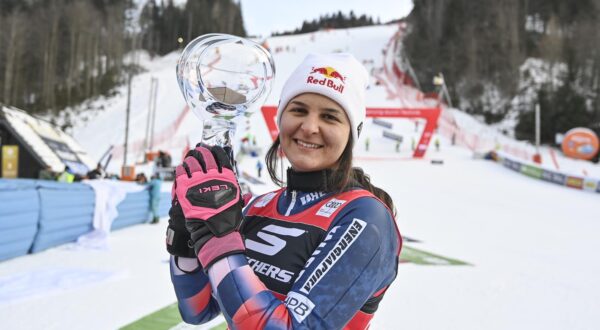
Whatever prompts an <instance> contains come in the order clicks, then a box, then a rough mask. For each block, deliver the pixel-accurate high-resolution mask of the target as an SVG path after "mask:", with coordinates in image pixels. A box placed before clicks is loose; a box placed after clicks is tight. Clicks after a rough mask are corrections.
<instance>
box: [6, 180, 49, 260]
mask: <svg viewBox="0 0 600 330" xmlns="http://www.w3.org/2000/svg"><path fill="white" fill-rule="evenodd" d="M39 212H40V201H39V197H38V193H37V190H36V186H35V181H34V180H19V181H16V180H0V260H5V259H9V258H13V257H16V256H20V255H24V254H27V253H28V252H29V249H30V248H31V245H32V244H33V240H34V238H35V234H36V232H37V227H38V217H39Z"/></svg>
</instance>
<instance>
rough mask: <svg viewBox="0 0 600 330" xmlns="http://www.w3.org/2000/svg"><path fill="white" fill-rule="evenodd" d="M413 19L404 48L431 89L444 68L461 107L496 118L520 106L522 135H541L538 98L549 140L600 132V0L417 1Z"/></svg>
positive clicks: (490, 120) (488, 118) (518, 133)
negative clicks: (584, 130)
mask: <svg viewBox="0 0 600 330" xmlns="http://www.w3.org/2000/svg"><path fill="white" fill-rule="evenodd" d="M408 22H409V29H410V31H409V34H408V36H407V37H406V38H405V40H404V45H405V50H404V51H405V54H406V56H408V58H409V59H410V61H411V63H412V66H413V68H414V71H415V72H416V75H417V77H418V80H419V81H420V82H421V86H422V87H423V88H424V89H425V90H433V89H434V86H433V85H432V78H433V76H434V75H436V74H438V73H440V72H441V73H443V74H444V77H445V81H446V84H447V86H448V89H449V90H450V95H451V96H452V99H453V100H454V101H455V103H458V104H455V105H457V106H458V107H459V108H461V109H463V110H465V111H467V112H469V113H472V114H478V115H480V116H482V117H483V118H484V119H485V120H486V121H487V122H488V123H495V122H499V121H501V120H503V119H504V118H505V116H506V115H507V114H509V113H511V112H514V111H517V112H518V113H519V115H518V123H517V126H516V127H515V134H516V137H517V138H523V139H529V140H532V139H533V129H532V127H533V118H534V115H533V109H534V106H535V103H539V104H540V107H541V112H542V141H543V142H546V143H553V142H554V138H555V133H564V132H565V131H566V130H568V129H570V128H572V127H576V126H584V127H589V128H592V129H593V130H595V131H596V132H597V133H600V46H599V45H600V33H598V31H600V0H573V1H562V0H505V1H495V0H478V1H471V0H414V8H413V11H412V12H411V14H410V15H409V17H408ZM540 63H541V64H540ZM540 74H543V75H545V76H546V78H544V79H542V80H543V81H542V82H541V83H539V80H540V79H539V78H540V77H539V75H540Z"/></svg>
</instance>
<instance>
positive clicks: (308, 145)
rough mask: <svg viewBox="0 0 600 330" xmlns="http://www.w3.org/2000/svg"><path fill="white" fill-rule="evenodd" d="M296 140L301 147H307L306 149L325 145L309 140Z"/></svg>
mask: <svg viewBox="0 0 600 330" xmlns="http://www.w3.org/2000/svg"><path fill="white" fill-rule="evenodd" d="M294 142H296V143H297V144H298V145H299V146H300V147H302V148H306V149H319V148H322V147H323V146H322V145H320V144H314V143H308V142H305V141H302V140H298V139H294Z"/></svg>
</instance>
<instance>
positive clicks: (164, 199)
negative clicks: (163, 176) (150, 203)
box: [158, 192, 171, 217]
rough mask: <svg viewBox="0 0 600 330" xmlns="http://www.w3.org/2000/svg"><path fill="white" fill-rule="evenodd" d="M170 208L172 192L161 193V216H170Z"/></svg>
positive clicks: (159, 206)
mask: <svg viewBox="0 0 600 330" xmlns="http://www.w3.org/2000/svg"><path fill="white" fill-rule="evenodd" d="M170 208H171V193H170V192H162V193H160V201H159V202H158V215H159V216H160V217H166V216H168V215H169V209H170Z"/></svg>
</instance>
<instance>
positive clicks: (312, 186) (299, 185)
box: [287, 167, 332, 191]
mask: <svg viewBox="0 0 600 330" xmlns="http://www.w3.org/2000/svg"><path fill="white" fill-rule="evenodd" d="M331 172H332V171H331V170H329V169H326V170H320V171H314V172H297V171H294V170H293V169H292V168H291V167H290V168H288V170H287V189H289V190H298V191H329V189H328V187H327V182H328V179H329V177H330V176H331Z"/></svg>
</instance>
